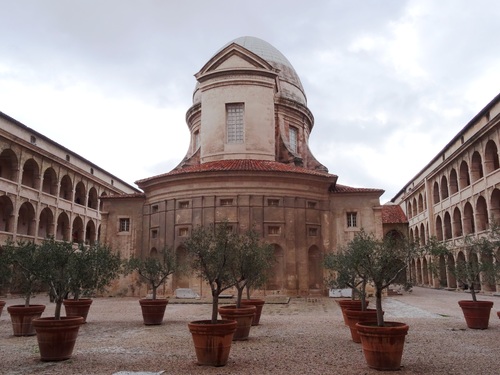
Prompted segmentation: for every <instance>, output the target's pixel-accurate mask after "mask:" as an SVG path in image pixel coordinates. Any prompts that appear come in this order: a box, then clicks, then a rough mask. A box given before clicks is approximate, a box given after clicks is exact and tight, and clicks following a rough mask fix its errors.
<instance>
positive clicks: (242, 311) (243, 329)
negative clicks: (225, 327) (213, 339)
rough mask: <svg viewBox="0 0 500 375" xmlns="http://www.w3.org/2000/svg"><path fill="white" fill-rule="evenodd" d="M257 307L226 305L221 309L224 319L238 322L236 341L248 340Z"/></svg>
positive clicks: (220, 312)
mask: <svg viewBox="0 0 500 375" xmlns="http://www.w3.org/2000/svg"><path fill="white" fill-rule="evenodd" d="M256 310H257V309H256V307H255V306H244V307H239V308H238V307H236V305H224V306H221V307H219V314H220V316H221V317H222V319H225V320H236V323H237V328H236V332H235V333H234V336H233V340H234V341H242V340H248V336H249V335H250V328H252V321H253V317H254V315H255V311H256Z"/></svg>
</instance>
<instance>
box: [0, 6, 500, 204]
mask: <svg viewBox="0 0 500 375" xmlns="http://www.w3.org/2000/svg"><path fill="white" fill-rule="evenodd" d="M0 9H1V13H2V21H1V22H0V111H1V112H4V113H6V114H7V115H9V116H11V117H13V118H15V119H16V120H18V121H20V122H22V123H23V124H25V125H26V126H28V127H30V128H32V129H34V130H36V131H38V132H40V133H42V134H44V135H45V136H47V137H49V138H51V139H52V140H54V141H56V142H58V143H60V144H62V145H64V146H65V147H67V148H69V149H70V150H72V151H74V152H76V153H78V154H80V155H81V156H83V157H84V158H86V159H88V160H90V161H91V162H93V163H95V164H97V165H98V166H100V167H102V168H104V169H105V170H107V171H108V172H110V173H112V174H114V175H115V176H117V177H119V178H121V179H123V180H124V181H126V182H128V183H130V184H132V185H134V182H135V181H137V180H139V179H142V178H146V177H150V176H153V175H157V174H161V173H166V172H168V171H170V170H171V169H172V168H174V167H175V166H176V165H177V164H178V163H179V162H180V161H181V160H182V158H183V157H184V155H185V154H186V151H187V148H188V144H189V132H188V128H187V126H186V122H185V113H186V111H187V110H188V109H189V107H190V106H191V104H192V93H193V89H194V87H195V84H196V80H195V78H194V74H195V73H197V72H198V71H199V70H200V69H201V68H202V67H203V65H204V64H205V63H206V62H207V61H208V60H209V59H210V58H211V57H212V56H213V55H214V54H215V52H217V51H218V50H219V49H220V48H221V47H222V46H224V45H225V44H226V43H228V42H230V41H231V40H233V39H236V38H238V37H240V36H247V35H248V36H255V37H258V38H261V39H264V40H265V41H267V42H269V43H270V44H271V45H273V46H274V47H276V48H277V49H278V50H279V51H281V52H282V53H283V54H284V55H285V56H286V57H287V58H288V60H289V61H290V62H291V64H292V65H293V66H294V68H295V70H296V71H297V73H298V75H299V77H300V79H301V81H302V84H303V86H304V89H305V92H306V95H307V100H308V107H309V109H310V110H311V111H312V113H313V114H314V117H315V125H314V129H313V131H312V133H311V137H310V139H309V146H310V148H311V150H312V152H313V154H314V155H315V157H316V158H317V159H318V160H319V161H320V162H321V163H323V164H324V165H325V166H326V167H327V168H328V169H329V171H330V173H333V174H336V175H338V176H339V179H338V182H339V183H340V184H343V185H349V186H356V187H369V188H381V189H384V190H385V191H386V193H385V194H384V195H383V196H382V198H381V203H385V202H387V201H388V200H390V199H391V198H392V197H393V196H394V195H395V194H396V193H397V192H398V191H399V190H400V189H401V188H402V187H403V186H404V185H405V184H406V183H407V182H408V181H409V180H410V179H411V178H412V177H413V176H415V174H417V173H418V172H419V171H420V170H421V169H422V168H423V167H424V166H425V165H426V164H427V163H428V162H429V161H430V160H431V159H432V157H433V156H435V155H436V154H437V153H438V152H439V151H440V150H441V149H442V148H443V147H444V146H445V145H446V144H447V143H448V142H449V141H450V140H451V138H452V137H453V136H454V135H455V134H456V133H457V132H458V131H459V130H461V129H462V128H463V127H464V126H465V125H466V124H467V123H468V122H469V121H470V120H471V119H472V118H473V117H474V116H475V115H476V114H477V113H478V112H479V111H480V110H481V109H482V108H484V107H485V106H486V104H488V103H489V102H490V100H491V99H493V98H494V97H495V96H496V95H497V94H498V93H499V92H500V48H499V47H500V22H499V20H500V2H498V0H474V1H471V0H439V1H436V0H408V1H404V0H377V1H376V0H364V1H361V0H334V1H319V0H316V1H304V0H300V1H295V0H274V1H272V0H253V1H221V0H210V1H207V0H197V1H189V0H184V1H173V0H171V1H168V0H140V1H139V0H73V1H68V0H15V1H13V0H0Z"/></svg>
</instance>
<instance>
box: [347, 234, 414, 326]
mask: <svg viewBox="0 0 500 375" xmlns="http://www.w3.org/2000/svg"><path fill="white" fill-rule="evenodd" d="M347 247H348V248H349V247H355V248H356V249H357V251H359V254H358V255H359V258H357V260H356V268H357V269H358V270H359V274H360V275H365V277H366V278H367V281H368V282H371V283H372V284H373V286H374V287H375V298H376V309H377V325H378V326H381V327H382V326H384V315H383V310H382V292H383V290H384V289H387V288H388V287H389V286H390V285H391V284H393V283H395V282H397V283H402V284H404V286H405V288H409V287H410V284H409V282H408V281H407V280H406V277H405V270H406V269H407V267H408V264H409V262H410V259H411V258H412V257H413V256H414V254H415V252H416V251H417V246H416V245H415V243H413V242H411V241H408V240H407V239H405V238H402V237H398V236H393V235H388V236H385V237H384V238H383V239H378V238H375V236H374V235H373V234H371V233H366V232H365V231H364V230H361V231H360V232H358V233H357V234H356V235H355V237H354V239H353V240H352V241H350V243H349V244H348V245H347Z"/></svg>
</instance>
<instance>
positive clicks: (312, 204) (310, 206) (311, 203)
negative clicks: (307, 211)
mask: <svg viewBox="0 0 500 375" xmlns="http://www.w3.org/2000/svg"><path fill="white" fill-rule="evenodd" d="M307 208H316V202H313V201H308V202H307Z"/></svg>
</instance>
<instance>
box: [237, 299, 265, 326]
mask: <svg viewBox="0 0 500 375" xmlns="http://www.w3.org/2000/svg"><path fill="white" fill-rule="evenodd" d="M265 303H266V301H264V300H263V299H242V300H241V304H242V305H245V306H255V309H256V310H255V315H254V317H253V321H252V325H253V326H258V325H259V323H260V316H261V314H262V308H263V307H264V304H265Z"/></svg>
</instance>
